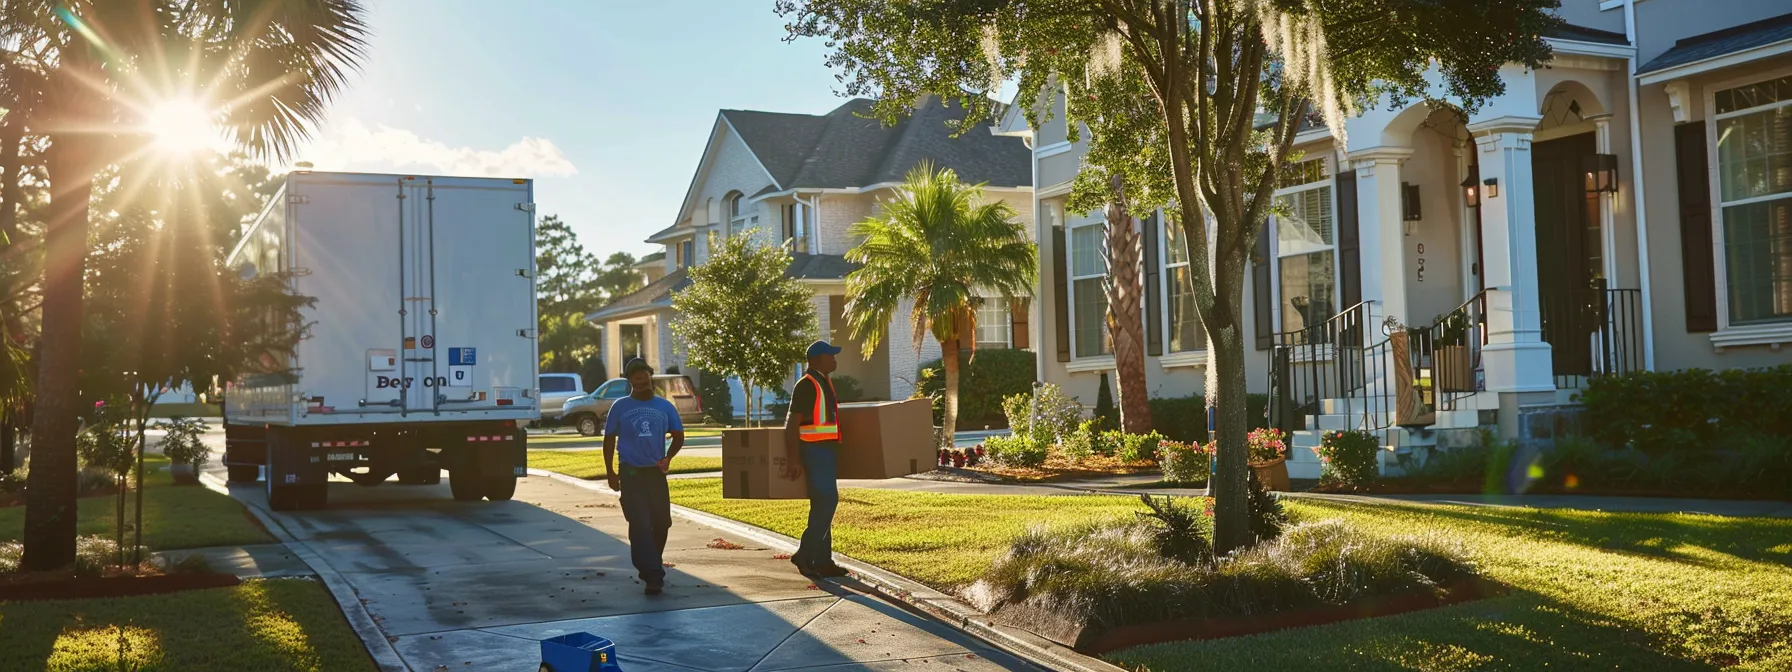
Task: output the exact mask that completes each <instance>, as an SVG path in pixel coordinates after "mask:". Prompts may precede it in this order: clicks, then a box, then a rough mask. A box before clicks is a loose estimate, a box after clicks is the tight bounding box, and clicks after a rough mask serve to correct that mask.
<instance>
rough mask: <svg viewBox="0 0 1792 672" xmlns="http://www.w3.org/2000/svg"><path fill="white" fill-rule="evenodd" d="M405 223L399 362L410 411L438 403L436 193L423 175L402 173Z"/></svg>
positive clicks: (431, 409) (433, 407) (426, 409)
mask: <svg viewBox="0 0 1792 672" xmlns="http://www.w3.org/2000/svg"><path fill="white" fill-rule="evenodd" d="M403 189H404V194H405V198H404V206H403V207H404V208H406V212H405V215H406V216H405V217H404V225H403V226H401V227H400V228H401V231H402V232H401V234H400V247H401V248H402V249H403V256H404V257H405V263H404V264H403V272H401V273H400V274H399V277H400V282H401V285H400V294H399V295H400V296H402V297H403V299H404V315H403V318H404V319H403V321H402V322H403V325H404V330H403V333H402V334H400V335H399V341H400V344H401V346H400V353H399V357H400V359H402V360H403V363H404V367H403V369H404V378H405V380H404V387H403V388H402V389H403V392H402V396H403V405H404V408H405V409H406V410H407V411H409V412H419V411H420V412H429V413H433V412H435V411H437V410H438V409H439V408H440V400H439V399H438V398H437V393H438V391H439V389H440V383H441V382H442V381H441V380H439V376H438V375H437V370H438V367H437V366H436V361H437V357H436V324H437V322H436V317H437V310H436V272H437V270H438V269H437V268H436V254H435V250H436V238H435V237H436V217H437V213H436V193H435V187H434V184H433V181H432V180H430V179H428V178H422V179H413V178H405V182H404V186H403Z"/></svg>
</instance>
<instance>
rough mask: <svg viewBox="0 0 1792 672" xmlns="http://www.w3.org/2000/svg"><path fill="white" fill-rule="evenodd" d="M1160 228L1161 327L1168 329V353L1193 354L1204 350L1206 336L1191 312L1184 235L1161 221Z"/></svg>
mask: <svg viewBox="0 0 1792 672" xmlns="http://www.w3.org/2000/svg"><path fill="white" fill-rule="evenodd" d="M1163 222H1164V224H1163V226H1161V227H1159V228H1160V229H1162V231H1163V236H1164V244H1163V247H1162V248H1161V249H1163V251H1164V254H1163V264H1164V273H1163V283H1164V308H1165V310H1164V317H1165V318H1166V319H1165V321H1164V322H1165V325H1164V326H1165V328H1167V329H1169V332H1170V334H1169V338H1168V339H1167V340H1166V342H1167V343H1168V344H1169V346H1170V347H1169V351H1170V352H1193V351H1199V350H1206V349H1207V334H1206V333H1205V332H1204V331H1202V330H1201V317H1200V316H1199V315H1198V314H1196V313H1195V274H1194V270H1193V269H1192V268H1190V267H1189V263H1188V262H1189V257H1188V235H1187V234H1186V233H1185V232H1183V230H1182V225H1180V224H1177V223H1176V222H1175V221H1173V220H1170V219H1168V218H1165V219H1164V220H1163Z"/></svg>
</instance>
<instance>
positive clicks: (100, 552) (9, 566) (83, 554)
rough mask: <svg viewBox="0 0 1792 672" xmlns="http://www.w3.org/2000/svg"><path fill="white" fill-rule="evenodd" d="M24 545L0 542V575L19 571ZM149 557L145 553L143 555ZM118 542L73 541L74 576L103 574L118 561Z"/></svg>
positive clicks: (109, 540)
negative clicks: (107, 567)
mask: <svg viewBox="0 0 1792 672" xmlns="http://www.w3.org/2000/svg"><path fill="white" fill-rule="evenodd" d="M24 555H25V545H24V544H21V543H19V542H16V541H5V542H0V574H11V573H14V572H17V571H19V562H20V561H21V560H22V559H23V558H24ZM143 555H144V556H145V557H147V556H148V555H149V553H148V552H147V551H145V552H144V553H143ZM118 558H119V554H118V542H115V541H113V540H111V539H107V538H105V537H99V536H86V537H77V538H76V539H75V576H80V577H95V576H100V575H101V574H104V573H105V571H106V566H107V565H111V564H114V563H116V562H117V561H118Z"/></svg>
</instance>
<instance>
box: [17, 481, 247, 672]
mask: <svg viewBox="0 0 1792 672" xmlns="http://www.w3.org/2000/svg"><path fill="white" fill-rule="evenodd" d="M167 466H168V458H166V457H163V456H161V455H145V456H144V462H143V478H144V482H145V483H146V486H147V487H145V488H144V490H143V545H144V546H147V547H149V548H150V549H151V550H158V551H161V550H172V549H181V548H202V547H206V546H235V545H243V544H265V543H268V542H271V541H273V538H272V537H269V536H268V534H267V532H265V531H263V530H262V529H261V527H260V526H259V525H257V524H256V523H255V522H254V521H252V520H251V519H250V518H249V516H248V513H247V512H246V511H244V510H243V505H241V504H239V503H237V501H236V500H234V499H231V498H230V497H229V496H227V495H221V494H218V493H216V492H213V491H211V490H209V489H207V488H205V487H202V486H198V485H183V486H176V485H174V480H173V477H172V476H170V475H169V474H168V472H166V471H163V468H164V467H167ZM115 501H116V500H115V499H114V498H113V497H111V496H104V497H84V498H82V499H81V500H80V512H79V515H78V517H77V523H76V527H77V531H76V533H77V534H81V535H100V536H103V537H106V538H108V539H110V538H112V536H113V531H114V529H115V527H114V526H115V525H116V520H117V518H116V517H117V509H116V508H114V507H115V506H116V504H115V503H114V502H115ZM135 502H136V494H135V493H132V494H131V496H130V500H129V501H128V502H127V503H126V509H125V517H126V518H127V519H130V518H132V517H133V509H131V508H130V507H132V506H135ZM24 529H25V507H24V506H9V507H5V508H0V540H4V541H16V540H18V539H19V537H20V535H21V534H22V533H23V531H24ZM0 669H6V668H0Z"/></svg>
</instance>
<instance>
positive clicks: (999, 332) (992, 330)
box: [977, 296, 1014, 349]
mask: <svg viewBox="0 0 1792 672" xmlns="http://www.w3.org/2000/svg"><path fill="white" fill-rule="evenodd" d="M1011 308H1012V307H1011V306H1010V305H1009V301H1008V299H1004V298H1002V297H999V296H995V297H988V298H982V299H978V300H977V348H978V349H982V348H1007V347H1012V346H1013V344H1014V340H1013V339H1014V322H1013V321H1012V320H1013V317H1012V316H1011V315H1009V311H1010V309H1011Z"/></svg>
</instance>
